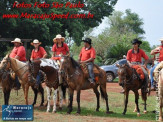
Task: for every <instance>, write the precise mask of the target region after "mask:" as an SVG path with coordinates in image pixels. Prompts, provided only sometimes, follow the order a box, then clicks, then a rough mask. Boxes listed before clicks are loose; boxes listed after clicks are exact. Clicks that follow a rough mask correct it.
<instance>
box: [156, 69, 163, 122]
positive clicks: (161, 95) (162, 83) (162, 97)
mask: <svg viewBox="0 0 163 122" xmlns="http://www.w3.org/2000/svg"><path fill="white" fill-rule="evenodd" d="M157 95H158V100H159V101H158V102H159V108H160V110H159V121H162V107H163V69H161V70H160V72H159V78H158V93H157Z"/></svg>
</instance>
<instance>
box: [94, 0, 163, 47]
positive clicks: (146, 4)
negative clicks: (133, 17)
mask: <svg viewBox="0 0 163 122" xmlns="http://www.w3.org/2000/svg"><path fill="white" fill-rule="evenodd" d="M114 9H115V10H117V11H122V12H125V10H126V9H131V12H135V13H137V14H138V15H139V17H140V18H142V19H143V22H144V25H143V29H144V30H145V34H144V35H143V36H144V37H145V40H146V41H148V42H149V43H150V45H151V46H153V45H159V44H160V41H159V39H160V38H163V30H162V28H163V0H118V2H117V4H116V5H115V7H114ZM106 24H107V19H106V18H105V19H103V22H102V23H101V24H100V25H99V27H98V29H99V30H100V31H99V32H94V34H95V35H98V34H99V33H101V32H102V31H103V30H104V29H105V27H107V26H108V25H107V26H106Z"/></svg>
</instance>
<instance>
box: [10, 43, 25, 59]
mask: <svg viewBox="0 0 163 122" xmlns="http://www.w3.org/2000/svg"><path fill="white" fill-rule="evenodd" d="M16 55H17V56H19V57H20V59H19V61H26V52H25V48H24V46H19V47H14V48H13V50H12V51H11V53H10V57H11V58H15V56H16Z"/></svg>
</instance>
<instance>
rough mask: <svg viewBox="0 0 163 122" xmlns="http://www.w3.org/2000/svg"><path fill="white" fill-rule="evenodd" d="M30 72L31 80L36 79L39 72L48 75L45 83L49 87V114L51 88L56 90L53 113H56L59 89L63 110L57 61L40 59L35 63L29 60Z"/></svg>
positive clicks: (48, 109)
mask: <svg viewBox="0 0 163 122" xmlns="http://www.w3.org/2000/svg"><path fill="white" fill-rule="evenodd" d="M28 67H29V72H30V75H29V76H30V78H31V79H35V78H36V76H37V73H38V72H39V70H41V71H43V72H44V73H45V75H46V78H47V80H46V81H45V84H46V86H47V91H48V94H47V100H48V105H47V112H49V111H50V99H51V95H50V88H54V95H53V100H54V105H53V111H52V112H53V113H55V112H56V100H57V91H58V88H59V94H60V95H59V96H60V104H59V105H60V108H59V109H62V101H63V97H64V96H63V92H62V86H59V78H58V69H59V66H58V64H57V62H56V61H54V60H52V59H38V60H34V61H30V60H29V66H28Z"/></svg>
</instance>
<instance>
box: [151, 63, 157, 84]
mask: <svg viewBox="0 0 163 122" xmlns="http://www.w3.org/2000/svg"><path fill="white" fill-rule="evenodd" d="M157 65H158V64H155V65H154V66H153V67H152V69H151V71H150V77H151V87H153V82H154V79H153V72H154V70H155V68H156V66H157Z"/></svg>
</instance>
